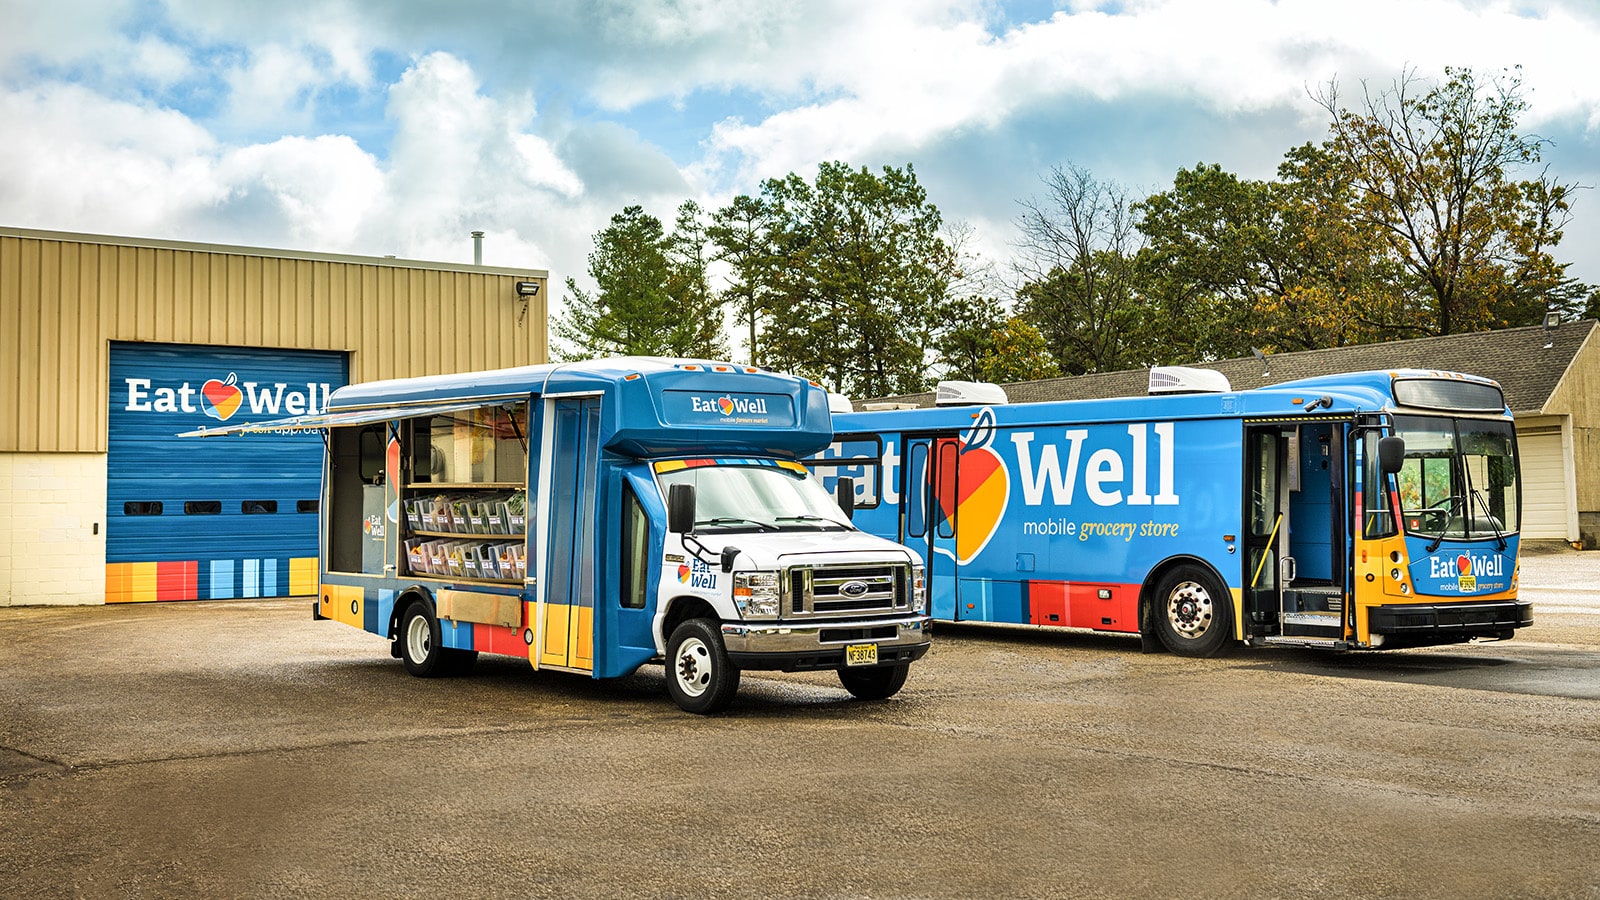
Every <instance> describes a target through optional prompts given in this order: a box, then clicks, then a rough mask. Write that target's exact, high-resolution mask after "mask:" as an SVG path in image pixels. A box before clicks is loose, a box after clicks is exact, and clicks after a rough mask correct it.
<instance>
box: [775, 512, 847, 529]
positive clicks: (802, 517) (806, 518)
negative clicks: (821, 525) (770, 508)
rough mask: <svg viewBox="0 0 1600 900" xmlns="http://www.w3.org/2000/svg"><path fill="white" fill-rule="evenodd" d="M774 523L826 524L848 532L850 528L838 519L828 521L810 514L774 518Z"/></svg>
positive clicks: (825, 518)
mask: <svg viewBox="0 0 1600 900" xmlns="http://www.w3.org/2000/svg"><path fill="white" fill-rule="evenodd" d="M775 521H778V522H826V523H828V524H829V525H837V526H838V527H840V528H843V529H844V530H846V531H849V530H850V526H849V525H846V524H845V523H843V522H841V521H839V520H838V519H830V518H828V517H827V516H818V515H813V514H812V513H801V514H800V515H797V516H776V517H775Z"/></svg>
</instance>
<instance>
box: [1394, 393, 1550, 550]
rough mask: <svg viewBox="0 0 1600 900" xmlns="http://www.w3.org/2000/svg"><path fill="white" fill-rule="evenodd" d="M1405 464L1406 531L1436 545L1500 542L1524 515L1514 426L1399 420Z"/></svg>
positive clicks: (1400, 478) (1403, 507)
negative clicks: (1444, 542) (1453, 541)
mask: <svg viewBox="0 0 1600 900" xmlns="http://www.w3.org/2000/svg"><path fill="white" fill-rule="evenodd" d="M1394 425H1395V434H1397V435H1399V436H1400V437H1402V438H1405V442H1406V458H1405V464H1404V465H1403V466H1402V467H1401V469H1400V474H1399V476H1398V479H1397V486H1398V489H1399V492H1400V508H1401V511H1402V513H1403V514H1404V516H1405V528H1406V531H1407V532H1408V533H1410V534H1414V535H1417V536H1418V537H1426V538H1430V539H1433V540H1440V539H1456V540H1463V539H1466V540H1473V539H1479V540H1481V539H1485V538H1488V539H1499V538H1503V537H1504V536H1505V535H1508V534H1511V533H1513V532H1515V531H1516V530H1517V528H1518V514H1519V512H1520V511H1521V505H1522V504H1521V498H1520V496H1519V492H1520V489H1521V486H1520V485H1519V484H1518V483H1517V460H1516V446H1517V444H1516V437H1515V435H1514V433H1513V431H1512V426H1511V423H1510V422H1507V421H1504V420H1484V419H1448V418H1442V417H1433V416H1395V417H1394Z"/></svg>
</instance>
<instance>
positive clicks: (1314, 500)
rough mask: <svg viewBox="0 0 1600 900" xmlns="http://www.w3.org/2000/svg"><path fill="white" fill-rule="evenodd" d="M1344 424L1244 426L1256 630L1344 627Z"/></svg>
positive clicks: (1248, 576) (1247, 577)
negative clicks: (1257, 628)
mask: <svg viewBox="0 0 1600 900" xmlns="http://www.w3.org/2000/svg"><path fill="white" fill-rule="evenodd" d="M1347 424H1348V423H1344V422H1339V421H1333V420H1328V419H1320V420H1319V419H1307V420H1304V421H1293V422H1275V423H1272V424H1255V425H1247V427H1246V429H1245V435H1246V444H1247V447H1248V449H1247V451H1246V465H1247V470H1246V475H1247V480H1248V482H1249V484H1250V496H1249V497H1248V498H1247V499H1246V531H1247V534H1246V537H1245V544H1246V547H1247V548H1248V550H1249V552H1248V553H1247V554H1246V557H1245V563H1246V565H1247V566H1248V568H1247V570H1246V571H1245V573H1244V583H1245V613H1246V615H1247V617H1248V619H1249V621H1250V622H1251V624H1252V625H1254V626H1258V627H1259V629H1260V630H1259V631H1258V632H1257V633H1265V634H1273V633H1276V634H1280V635H1283V636H1285V637H1292V638H1297V639H1305V638H1318V639H1324V640H1327V639H1338V638H1341V637H1343V635H1344V628H1343V616H1342V613H1343V610H1344V592H1345V577H1344V570H1345V556H1346V553H1345V550H1346V543H1347V540H1348V535H1347V531H1346V527H1345V522H1344V506H1345V463H1344V435H1345V428H1346V426H1347Z"/></svg>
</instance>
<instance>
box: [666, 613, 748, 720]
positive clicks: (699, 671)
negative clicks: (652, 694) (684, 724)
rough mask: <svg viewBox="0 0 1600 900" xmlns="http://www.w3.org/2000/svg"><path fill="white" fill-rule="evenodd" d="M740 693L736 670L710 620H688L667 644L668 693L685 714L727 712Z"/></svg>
mask: <svg viewBox="0 0 1600 900" xmlns="http://www.w3.org/2000/svg"><path fill="white" fill-rule="evenodd" d="M738 690H739V668H738V667H737V666H735V665H734V664H733V663H731V662H729V661H728V653H727V650H726V649H724V648H723V646H722V633H721V631H720V630H719V629H718V628H717V625H716V623H715V622H712V621H711V620H710V619H690V620H688V621H687V622H684V623H682V624H680V625H679V626H678V627H677V628H674V629H672V636H671V637H670V638H668V640H667V693H668V694H670V695H671V696H672V700H673V702H674V703H677V704H678V706H679V707H680V708H682V709H683V710H684V711H685V712H692V713H701V714H707V713H714V712H721V711H722V710H724V709H727V708H728V704H729V703H732V702H733V695H734V693H735V692H736V691H738Z"/></svg>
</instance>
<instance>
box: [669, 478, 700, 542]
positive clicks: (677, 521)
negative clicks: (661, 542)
mask: <svg viewBox="0 0 1600 900" xmlns="http://www.w3.org/2000/svg"><path fill="white" fill-rule="evenodd" d="M667 530H668V531H670V532H672V533H673V534H688V533H689V532H691V531H693V530H694V485H692V484H674V485H671V486H669V487H668V488H667Z"/></svg>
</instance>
